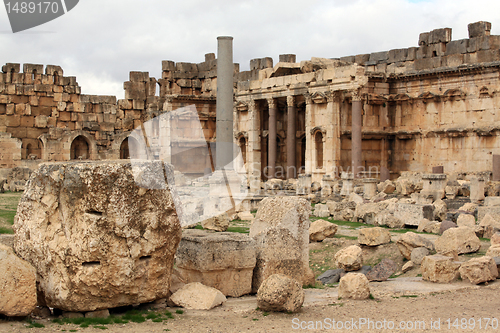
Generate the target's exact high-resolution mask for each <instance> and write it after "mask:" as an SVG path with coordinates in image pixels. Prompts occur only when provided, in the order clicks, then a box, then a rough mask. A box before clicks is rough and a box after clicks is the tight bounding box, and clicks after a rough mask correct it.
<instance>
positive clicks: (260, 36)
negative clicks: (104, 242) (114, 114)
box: [0, 0, 500, 98]
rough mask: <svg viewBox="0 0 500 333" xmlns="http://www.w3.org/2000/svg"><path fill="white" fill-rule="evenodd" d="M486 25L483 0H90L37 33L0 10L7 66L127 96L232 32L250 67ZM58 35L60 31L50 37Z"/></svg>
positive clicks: (498, 6)
mask: <svg viewBox="0 0 500 333" xmlns="http://www.w3.org/2000/svg"><path fill="white" fill-rule="evenodd" d="M480 20H485V21H489V22H491V23H492V24H493V28H492V33H493V34H500V3H499V2H492V1H486V0H477V1H475V2H474V4H473V5H471V2H470V1H466V0H453V1H452V0H434V1H432V0H428V1H425V0H424V1H415V0H413V1H410V0H333V1H332V0H309V1H306V0H289V1H277V0H266V1H264V0H246V1H245V0H242V1H229V0H215V1H201V0H185V1H177V2H171V1H169V2H167V1H161V0H143V1H131V0H107V1H98V0H85V1H80V3H79V4H78V5H77V6H76V7H75V8H74V9H73V10H72V11H70V12H69V13H68V14H66V15H64V16H62V17H60V18H58V19H56V20H54V21H52V22H49V23H47V24H45V25H42V26H39V27H37V28H34V29H31V30H28V31H26V32H21V33H17V34H12V33H9V32H8V31H9V30H10V26H9V24H8V19H7V14H6V12H5V11H3V12H1V11H0V32H1V33H0V44H1V45H2V52H1V54H0V62H2V63H6V62H20V63H43V64H57V65H61V66H62V67H63V69H64V71H65V75H68V76H76V77H77V80H78V82H79V84H80V85H81V86H82V91H83V92H84V93H92V94H98V93H100V94H115V95H117V97H118V98H122V97H123V81H126V80H128V73H129V71H136V70H138V71H149V72H150V75H152V76H155V77H157V78H159V77H160V75H161V61H162V60H173V61H176V62H180V61H182V62H201V61H203V60H204V54H205V53H209V52H214V53H215V52H216V50H217V41H216V37H217V36H219V35H232V36H233V37H234V38H235V39H234V60H235V62H239V63H240V68H241V69H242V70H245V69H248V63H249V61H250V59H252V58H260V57H266V56H271V57H273V58H274V60H275V62H276V61H277V59H278V55H279V54H283V53H295V54H297V60H299V61H300V60H305V59H310V58H311V57H341V56H346V55H353V54H359V53H370V52H377V51H384V50H390V49H394V48H405V47H410V46H417V42H418V35H419V34H420V33H421V32H424V31H430V30H432V29H436V28H443V27H450V28H453V29H454V31H453V32H454V33H453V38H454V39H460V38H467V24H468V23H471V22H476V21H480ZM45 32H47V33H45ZM48 32H50V33H48Z"/></svg>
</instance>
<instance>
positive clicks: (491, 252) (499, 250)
mask: <svg viewBox="0 0 500 333" xmlns="http://www.w3.org/2000/svg"><path fill="white" fill-rule="evenodd" d="M486 255H487V256H489V257H500V245H492V246H490V247H489V248H488V251H486Z"/></svg>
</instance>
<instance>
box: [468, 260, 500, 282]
mask: <svg viewBox="0 0 500 333" xmlns="http://www.w3.org/2000/svg"><path fill="white" fill-rule="evenodd" d="M459 272H460V277H461V278H462V280H464V281H469V282H470V283H472V284H479V283H483V282H488V281H493V280H495V279H496V278H497V276H498V268H497V265H496V263H495V260H493V258H492V257H481V258H473V259H471V260H469V261H467V262H465V263H463V264H462V265H461V266H460V269H459Z"/></svg>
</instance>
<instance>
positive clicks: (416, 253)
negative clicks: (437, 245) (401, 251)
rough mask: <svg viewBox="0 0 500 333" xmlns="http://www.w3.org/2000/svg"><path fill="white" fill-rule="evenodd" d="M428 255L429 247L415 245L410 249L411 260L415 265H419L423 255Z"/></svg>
mask: <svg viewBox="0 0 500 333" xmlns="http://www.w3.org/2000/svg"><path fill="white" fill-rule="evenodd" d="M428 255H429V249H427V248H425V247H416V248H414V249H413V251H411V261H412V262H413V263H414V264H415V265H420V264H421V263H422V260H423V259H424V257H426V256H428Z"/></svg>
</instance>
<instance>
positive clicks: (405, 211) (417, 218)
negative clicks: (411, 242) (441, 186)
mask: <svg viewBox="0 0 500 333" xmlns="http://www.w3.org/2000/svg"><path fill="white" fill-rule="evenodd" d="M394 216H395V217H397V218H399V219H400V220H401V221H404V223H405V224H406V225H412V226H418V225H419V223H420V222H421V221H422V219H428V220H433V219H434V206H432V205H417V204H408V203H398V204H397V205H396V209H395V211H394Z"/></svg>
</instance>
